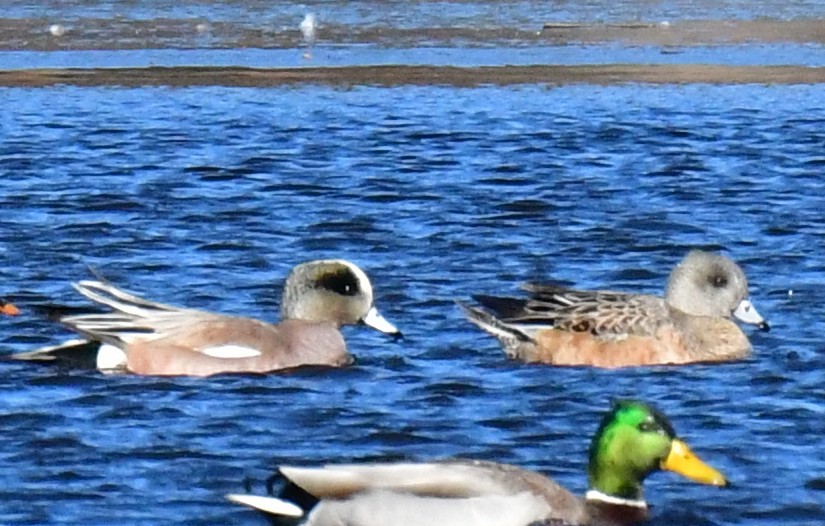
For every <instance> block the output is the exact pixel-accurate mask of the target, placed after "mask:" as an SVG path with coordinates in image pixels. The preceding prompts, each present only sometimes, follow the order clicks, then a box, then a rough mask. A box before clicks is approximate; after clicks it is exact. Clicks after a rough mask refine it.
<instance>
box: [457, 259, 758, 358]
mask: <svg viewBox="0 0 825 526" xmlns="http://www.w3.org/2000/svg"><path fill="white" fill-rule="evenodd" d="M524 289H525V290H526V291H527V292H528V293H529V298H528V299H515V298H498V297H492V296H481V295H480V296H474V297H475V299H476V301H478V303H480V304H481V305H482V306H483V307H484V309H481V308H478V307H472V306H468V305H464V304H461V303H459V305H460V306H461V307H462V308H463V309H464V312H465V313H466V315H467V317H468V319H469V320H470V321H471V322H473V323H475V324H476V325H478V326H479V327H481V328H482V329H484V330H485V331H487V332H489V333H490V334H492V335H494V336H496V337H497V338H498V339H499V340H500V341H501V343H502V345H503V346H504V350H505V353H506V354H507V356H508V357H511V358H515V359H518V360H523V361H525V362H542V363H548V364H554V365H591V366H596V367H608V368H611V367H625V366H634V365H654V364H684V363H691V362H721V361H731V360H737V359H741V358H745V357H746V356H748V355H749V354H750V352H751V344H750V342H749V341H748V338H747V336H745V333H743V332H742V330H741V329H740V328H739V327H738V326H737V325H736V323H734V322H733V321H732V320H731V316H733V317H735V318H737V319H739V320H740V321H742V322H744V323H750V324H754V325H757V326H758V327H759V328H760V329H761V330H763V331H767V330H768V324H767V322H766V321H765V320H764V319H763V318H762V316H760V315H759V313H758V312H757V311H756V309H755V308H754V306H753V305H752V304H751V302H750V300H749V299H748V281H747V279H746V278H745V274H744V273H743V272H742V269H741V268H739V266H738V265H737V264H736V263H734V262H733V261H731V260H730V259H728V258H726V257H724V256H721V255H718V254H710V253H707V252H702V251H699V250H694V251H692V252H690V253H689V254H688V255H687V256H685V258H684V259H683V260H682V262H681V263H679V264H678V265H677V266H676V268H675V269H673V272H671V274H670V278H669V279H668V282H667V288H666V290H665V297H664V298H660V297H658V296H652V295H647V294H629V293H623V292H608V291H581V290H573V289H567V288H563V287H557V286H554V285H544V284H527V285H525V287H524Z"/></svg>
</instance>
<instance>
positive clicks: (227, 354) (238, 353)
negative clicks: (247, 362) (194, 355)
mask: <svg viewBox="0 0 825 526" xmlns="http://www.w3.org/2000/svg"><path fill="white" fill-rule="evenodd" d="M201 352H202V353H203V354H205V355H207V356H212V357H214V358H223V359H225V360H231V359H233V358H255V357H256V356H260V355H261V351H259V350H258V349H252V348H250V347H243V346H241V345H219V346H217V347H207V348H206V349H202V350H201Z"/></svg>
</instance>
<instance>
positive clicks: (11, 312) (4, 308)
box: [0, 298, 20, 316]
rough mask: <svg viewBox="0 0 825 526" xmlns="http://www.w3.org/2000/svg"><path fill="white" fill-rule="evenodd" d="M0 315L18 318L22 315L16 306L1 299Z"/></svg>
mask: <svg viewBox="0 0 825 526" xmlns="http://www.w3.org/2000/svg"><path fill="white" fill-rule="evenodd" d="M0 314H5V315H6V316H17V315H18V314H20V310H19V309H18V308H17V307H15V306H14V304H12V303H9V302H7V301H6V300H4V299H3V298H0Z"/></svg>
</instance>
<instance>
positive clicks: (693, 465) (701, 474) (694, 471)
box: [662, 439, 728, 486]
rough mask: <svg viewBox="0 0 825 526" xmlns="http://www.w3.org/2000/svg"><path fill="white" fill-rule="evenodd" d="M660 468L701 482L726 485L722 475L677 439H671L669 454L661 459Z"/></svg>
mask: <svg viewBox="0 0 825 526" xmlns="http://www.w3.org/2000/svg"><path fill="white" fill-rule="evenodd" d="M662 469H666V470H668V471H673V472H674V473H678V474H680V475H682V476H683V477H687V478H689V479H690V480H693V481H695V482H699V483H701V484H710V485H712V486H727V485H728V481H727V480H726V479H725V476H724V475H722V474H721V473H720V472H718V471H716V470H715V469H713V468H712V467H710V466H708V465H707V464H705V463H704V462H702V460H701V459H700V458H699V457H697V456H696V455H694V454H693V451H691V450H690V448H689V447H688V446H687V444H685V443H684V442H682V441H681V440H679V439H673V442H672V445H671V446H670V454H669V455H668V456H667V458H666V459H664V460H663V461H662Z"/></svg>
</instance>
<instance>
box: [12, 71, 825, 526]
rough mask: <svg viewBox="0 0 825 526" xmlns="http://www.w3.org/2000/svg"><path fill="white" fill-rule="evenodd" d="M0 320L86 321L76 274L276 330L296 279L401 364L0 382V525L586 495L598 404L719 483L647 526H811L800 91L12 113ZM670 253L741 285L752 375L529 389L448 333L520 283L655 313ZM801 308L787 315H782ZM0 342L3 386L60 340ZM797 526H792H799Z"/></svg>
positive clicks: (238, 98) (744, 368)
mask: <svg viewBox="0 0 825 526" xmlns="http://www.w3.org/2000/svg"><path fill="white" fill-rule="evenodd" d="M3 97H4V104H3V105H2V107H0V123H2V135H3V141H2V145H0V166H2V169H1V170H2V173H1V174H0V175H2V177H0V207H2V210H3V217H2V225H3V226H2V230H0V257H2V259H3V262H4V264H3V265H2V268H1V269H0V275H1V276H2V292H3V293H4V294H5V295H8V296H11V297H12V298H13V299H14V300H15V301H16V303H18V304H20V305H21V306H23V307H25V306H26V305H27V304H30V303H40V302H44V301H55V302H59V303H73V304H79V303H82V302H80V301H79V300H78V298H77V295H76V294H75V293H73V290H72V289H71V287H70V286H69V283H70V282H71V281H73V280H77V279H80V278H83V277H86V276H88V271H87V266H88V265H91V266H93V267H96V268H97V269H99V270H100V271H102V272H103V273H105V274H106V275H107V276H108V277H109V278H110V279H112V280H114V281H115V282H117V283H120V284H122V285H124V286H126V287H127V288H129V289H132V290H135V291H140V292H142V293H145V294H146V295H148V296H149V297H153V298H156V299H158V300H161V301H164V302H169V303H175V304H181V305H188V306H194V307H198V308H204V309H213V310H218V311H224V312H229V313H239V314H248V315H253V316H258V317H263V318H268V319H271V318H273V317H274V313H275V312H276V306H277V304H278V301H279V295H280V282H281V280H282V279H283V277H284V276H285V274H286V273H287V271H288V270H289V268H290V267H291V266H292V265H294V264H296V263H298V262H301V261H304V260H307V259H312V258H322V257H343V258H349V259H352V260H354V261H356V262H358V263H359V264H361V265H362V266H363V267H364V268H365V269H366V270H367V271H368V272H369V273H370V274H371V276H372V278H373V281H374V284H375V287H376V291H377V297H378V299H377V301H378V305H379V307H380V308H381V310H382V311H383V313H384V315H385V316H386V317H387V318H388V319H390V320H392V321H393V322H395V323H396V324H397V325H398V326H399V327H400V328H402V330H403V331H404V332H405V334H406V336H407V337H406V339H405V340H403V341H402V342H398V343H393V342H390V341H387V340H385V339H384V338H383V337H382V336H381V335H378V334H375V333H370V332H367V331H365V330H363V329H360V330H359V329H358V328H349V329H346V336H347V338H348V342H349V345H350V347H351V350H352V351H353V353H354V354H355V355H357V358H358V361H357V364H356V365H355V366H353V367H350V368H346V369H339V370H311V371H301V372H297V373H294V374H288V375H267V376H234V377H233V376H224V377H216V378H210V379H187V378H135V377H128V376H126V377H123V376H121V377H106V376H102V375H100V374H98V373H95V372H90V371H84V370H78V369H61V368H51V367H39V366H35V365H32V364H27V363H16V362H8V361H3V362H0V382H2V390H3V396H2V398H0V427H1V428H2V429H3V436H4V443H5V445H4V447H3V448H2V456H3V462H2V464H0V466H2V467H0V477H1V480H2V484H0V488H2V489H0V494H1V495H2V500H3V502H4V506H3V507H2V509H0V523H3V524H46V523H48V524H89V525H91V524H101V525H102V524H111V523H112V522H113V521H114V520H118V521H120V522H123V523H126V524H218V523H243V524H260V523H262V522H261V521H260V520H259V519H258V518H257V517H256V516H255V515H254V514H252V513H249V512H246V511H244V510H241V509H237V508H235V507H233V506H231V505H229V504H227V503H225V502H224V501H223V498H222V495H223V494H224V493H226V492H232V491H235V492H237V491H242V490H243V489H244V480H245V479H246V478H247V477H250V478H252V479H254V480H255V481H257V484H259V485H258V486H257V487H258V489H259V490H261V489H262V486H260V484H261V482H260V481H262V480H263V479H264V478H266V476H267V475H268V474H269V473H270V472H271V470H272V469H274V468H275V466H277V465H278V464H281V463H309V464H317V463H320V462H325V461H330V460H343V461H349V460H363V459H376V458H380V459H384V458H412V459H428V458H434V457H445V456H454V455H460V456H471V457H477V458H486V459H495V460H500V461H506V462H512V463H517V464H519V465H523V466H526V467H530V468H533V469H537V470H540V471H542V472H545V473H548V474H551V475H552V476H554V477H555V478H557V479H558V480H560V481H561V482H563V483H564V484H566V485H568V486H569V487H571V488H573V489H575V490H577V491H582V490H584V489H585V477H584V475H583V468H584V464H585V455H586V453H585V452H586V448H587V446H588V441H589V438H590V435H591V433H592V432H593V431H594V429H595V427H596V424H597V420H598V417H599V414H600V413H601V412H602V411H603V410H604V409H605V407H606V406H607V405H608V403H609V401H610V400H612V399H615V398H617V397H631V396H632V397H641V398H644V399H647V400H650V401H653V402H654V403H656V404H658V405H659V406H660V407H661V408H662V409H663V410H664V411H666V412H667V413H668V414H669V415H670V416H671V417H672V419H673V421H674V423H675V425H676V428H677V430H678V431H679V432H680V433H681V434H682V435H683V436H685V438H686V439H687V440H688V441H689V442H691V443H692V444H693V445H694V446H695V449H696V450H698V451H699V452H700V453H701V454H702V455H703V456H704V457H706V459H707V460H708V461H709V462H711V463H713V464H715V465H717V466H719V467H720V468H722V469H723V470H724V471H725V472H726V473H727V474H728V475H729V477H730V478H731V479H732V480H733V481H734V487H733V488H731V489H729V490H716V489H713V488H708V487H700V486H695V485H691V484H689V483H687V482H683V481H681V480H677V478H676V477H673V476H670V475H657V476H654V477H652V478H651V479H650V480H649V483H648V497H649V499H650V500H651V501H652V502H653V503H655V505H656V508H655V510H656V518H655V519H654V521H653V523H654V524H660V525H674V524H680V525H681V524H684V525H692V524H748V525H773V524H776V523H777V521H779V520H780V519H783V520H784V519H788V520H789V522H788V523H789V524H811V525H814V524H822V522H823V520H825V510H823V505H822V503H823V495H825V494H823V484H825V483H823V477H825V455H824V454H823V449H822V437H823V432H825V418H823V413H825V389H824V388H823V382H822V369H823V366H825V358H824V357H823V346H822V344H821V332H822V326H823V325H822V312H823V311H822V305H821V304H822V302H821V288H822V285H821V284H822V282H823V277H825V276H824V274H825V256H823V253H822V248H821V247H822V245H823V220H822V206H823V197H822V196H823V176H822V171H823V167H825V154H823V151H822V145H823V144H825V94H823V91H822V90H821V89H819V87H817V86H810V87H793V86H790V87H758V86H737V87H707V86H685V87H644V86H626V87H588V86H577V87H568V88H559V89H544V88H534V87H520V88H478V89H450V88H435V87H433V88H395V89H382V88H357V87H356V88H353V89H350V90H333V89H327V88H320V87H311V86H310V87H303V88H286V89H261V90H258V89H222V88H211V89H174V90H173V89H132V90H126V89H91V88H87V89H77V88H62V89H47V90H26V89H6V90H4V91H3ZM692 247H705V248H710V249H723V250H724V251H725V252H726V253H728V254H729V255H731V256H732V257H734V258H735V259H737V260H738V261H739V262H741V264H742V265H743V267H744V268H745V270H746V272H747V274H748V276H749V278H750V281H751V292H752V296H753V299H754V302H755V303H756V305H757V306H758V308H759V309H760V311H761V312H762V313H763V314H764V315H766V316H767V317H768V318H769V319H770V321H771V322H772V325H773V331H772V332H770V333H768V334H762V333H754V332H753V331H749V334H751V339H752V342H753V344H754V347H755V354H754V356H753V358H752V359H750V360H748V361H745V362H742V363H734V364H725V365H707V366H706V365H697V366H691V367H682V368H670V367H663V368H639V369H630V370H619V371H601V370H591V369H559V368H551V367H547V366H525V365H520V364H516V363H511V362H508V361H506V360H505V359H504V356H503V354H502V352H501V351H500V349H499V347H498V345H497V343H496V342H495V341H493V339H492V338H489V337H487V336H485V335H484V334H482V333H480V332H479V331H478V330H476V329H475V328H474V327H473V326H471V325H470V324H469V323H467V322H466V321H464V320H463V319H462V317H461V315H460V313H459V311H458V310H457V308H456V307H455V306H454V304H453V300H454V299H456V298H467V297H468V296H469V295H470V294H472V293H474V292H488V293H517V286H518V285H519V283H521V282H523V281H525V280H528V279H542V278H544V279H552V280H557V281H562V282H568V283H575V284H577V285H580V286H584V287H596V286H609V287H611V288H615V289H628V290H639V291H647V292H653V293H656V292H659V291H661V290H662V287H663V284H664V282H665V279H666V277H667V274H668V273H669V271H670V269H671V267H672V266H673V265H674V264H675V263H676V262H677V261H678V260H679V259H680V258H681V257H682V256H683V255H684V253H685V252H686V251H687V250H688V249H689V248H692ZM791 291H793V294H791ZM0 321H2V333H0V344H1V345H2V353H3V354H4V355H8V354H10V353H14V352H20V351H25V350H29V349H32V348H34V347H36V346H38V345H43V344H47V343H52V342H56V341H59V340H61V339H62V338H65V337H67V336H68V334H66V333H64V332H63V331H62V330H61V329H60V328H58V327H55V326H53V325H51V324H49V323H48V322H45V321H41V320H39V319H37V318H36V317H35V316H33V315H25V316H22V317H19V318H14V319H12V318H7V319H3V320H0ZM791 519H792V520H791Z"/></svg>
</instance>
